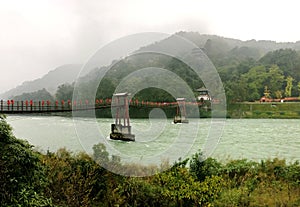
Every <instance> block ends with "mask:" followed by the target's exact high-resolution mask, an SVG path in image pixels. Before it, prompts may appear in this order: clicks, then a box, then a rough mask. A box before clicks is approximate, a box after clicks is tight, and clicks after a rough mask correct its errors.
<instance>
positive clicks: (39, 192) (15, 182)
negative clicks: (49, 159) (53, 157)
mask: <svg viewBox="0 0 300 207" xmlns="http://www.w3.org/2000/svg"><path fill="white" fill-rule="evenodd" d="M0 148H1V150H0V186H1V188H0V201H1V206H28V207H29V206H34V207H37V206H52V202H51V200H50V199H46V198H45V197H44V196H43V191H44V189H45V188H46V185H47V182H46V176H45V173H44V166H43V165H42V162H41V160H40V157H41V155H40V154H39V153H37V152H34V151H33V150H32V146H31V145H30V144H29V143H28V142H26V141H23V140H19V139H17V138H15V137H14V136H13V134H12V129H11V127H10V126H9V125H8V124H7V123H6V121H5V117H4V116H2V115H0Z"/></svg>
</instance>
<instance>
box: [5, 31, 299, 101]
mask: <svg viewBox="0 0 300 207" xmlns="http://www.w3.org/2000/svg"><path fill="white" fill-rule="evenodd" d="M175 35H176V36H181V37H184V38H186V39H188V40H190V41H191V42H193V43H194V44H195V45H196V46H198V47H199V48H201V49H202V50H203V51H204V52H205V53H206V54H207V56H208V57H209V58H210V59H211V61H212V62H213V64H214V65H215V66H216V68H217V69H218V71H219V72H220V71H221V70H223V71H225V70H226V71H228V70H230V68H231V67H237V65H238V64H240V63H241V62H242V61H245V60H249V59H253V60H255V61H258V60H259V59H260V58H262V57H263V56H264V55H266V54H267V53H268V52H271V51H275V50H278V49H285V48H289V49H293V50H297V51H299V50H300V41H298V42H295V43H292V42H286V43H278V42H275V41H268V40H259V41H257V40H248V41H242V40H238V39H233V38H225V37H221V36H217V35H207V34H200V33H198V32H182V31H181V32H178V33H176V34H175ZM175 35H171V36H169V37H167V38H165V39H163V40H160V41H157V42H153V43H152V44H149V45H147V46H143V47H141V48H140V49H139V50H137V51H147V50H154V51H159V49H162V50H163V48H165V47H169V48H174V50H175V49H176V48H178V47H177V45H176V44H177V42H176V37H175ZM115 49H116V48H114V50H112V51H115ZM180 52H182V51H181V50H179V51H178V52H177V51H175V52H174V53H176V54H178V56H180V55H186V54H180ZM145 58H146V59H147V56H145ZM152 58H154V56H152ZM155 58H156V59H152V60H151V61H152V63H153V61H154V62H155V65H157V66H158V67H163V68H164V66H166V65H168V64H170V63H169V60H165V59H164V58H161V57H158V56H157V57H155ZM129 60H131V62H130V63H127V62H123V63H122V64H120V67H121V68H127V70H128V71H130V68H138V67H139V68H141V67H143V66H144V65H143V64H144V63H146V62H147V60H138V61H132V59H131V58H129V59H128V61H129ZM118 61H119V60H114V62H112V64H115V62H118ZM148 61H149V60H148ZM152 63H151V64H152ZM98 64H101V63H98ZM147 64H148V63H147ZM147 64H146V65H147ZM149 64H150V63H149ZM151 64H150V65H151ZM171 65H172V64H171ZM175 65H176V64H175ZM103 66H106V67H107V65H94V66H93V68H94V70H92V71H90V72H89V73H87V74H85V75H83V76H82V77H81V79H80V80H81V82H86V83H88V82H89V81H97V78H98V77H99V74H98V73H99V71H100V70H101V69H100V68H101V67H103ZM97 68H98V69H97ZM80 69H81V65H74V64H69V65H64V66H60V67H58V68H56V69H54V70H52V71H50V72H49V73H48V74H46V75H45V76H43V77H42V78H40V79H36V80H33V81H26V82H24V83H23V84H22V85H20V86H18V87H16V88H14V89H11V90H9V91H7V92H5V93H4V94H2V95H0V97H1V98H4V99H5V98H9V97H12V96H17V95H20V94H22V93H29V92H34V91H38V90H41V89H43V88H45V89H46V90H47V91H49V92H50V93H51V94H54V93H55V91H56V90H57V87H58V86H59V85H61V84H64V83H72V82H73V81H74V80H75V79H76V77H77V75H78V73H79V71H80ZM119 71H120V70H119ZM121 74H123V73H117V72H113V71H110V73H108V75H109V76H110V78H111V80H112V81H113V83H114V82H116V81H114V79H116V78H117V77H118V76H120V75H121ZM124 74H125V73H124ZM124 74H123V75H124ZM228 74H230V72H228Z"/></svg>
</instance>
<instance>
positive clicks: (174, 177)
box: [0, 116, 300, 207]
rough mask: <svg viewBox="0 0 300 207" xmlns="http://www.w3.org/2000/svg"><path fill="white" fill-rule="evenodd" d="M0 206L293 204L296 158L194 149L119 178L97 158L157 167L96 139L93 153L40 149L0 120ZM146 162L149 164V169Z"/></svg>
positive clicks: (298, 198)
mask: <svg viewBox="0 0 300 207" xmlns="http://www.w3.org/2000/svg"><path fill="white" fill-rule="evenodd" d="M0 145H1V152H0V178H1V179H0V186H1V188H0V201H1V206H25V207H26V206H28V207H30V206H74V207H75V206H89V207H90V206H231V207H232V206H299V205H300V164H299V162H295V163H292V164H286V163H285V161H284V160H280V159H274V160H266V161H261V162H254V161H249V160H232V161H228V162H227V163H220V162H218V161H217V160H215V159H213V158H208V159H206V160H202V156H201V153H197V154H195V155H194V156H193V157H192V158H191V159H190V160H184V161H180V162H178V163H175V164H174V165H173V166H172V167H171V166H168V165H167V164H164V167H163V169H166V170H165V171H164V172H163V173H155V174H154V175H153V176H149V177H123V176H119V175H117V174H113V173H111V172H109V171H107V170H106V169H105V168H103V167H101V165H103V166H105V165H107V164H109V165H113V166H115V167H117V168H120V169H122V170H125V171H128V172H132V171H140V172H145V171H147V170H152V171H153V170H158V169H159V168H153V167H145V166H140V165H136V164H122V163H121V161H120V159H119V158H118V157H115V156H113V157H111V156H110V155H109V154H108V153H107V151H106V149H105V146H104V145H103V144H98V145H95V146H94V148H93V149H94V154H93V155H92V156H89V155H87V154H85V153H77V154H74V153H72V152H69V151H67V150H66V149H60V150H58V151H57V152H55V153H53V152H47V153H46V154H40V153H39V152H36V151H34V150H33V149H32V146H30V145H29V144H28V143H27V142H25V141H22V140H19V139H16V138H15V137H14V136H13V134H12V131H11V128H10V126H9V125H8V124H7V123H6V121H5V119H4V117H3V116H1V119H0ZM150 168H151V169H150Z"/></svg>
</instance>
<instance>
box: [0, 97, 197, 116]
mask: <svg viewBox="0 0 300 207" xmlns="http://www.w3.org/2000/svg"><path fill="white" fill-rule="evenodd" d="M202 104H203V103H201V102H185V105H194V106H195V105H197V106H201V105H202ZM128 106H129V107H140V108H142V107H147V108H168V107H169V108H170V107H173V108H176V107H178V102H177V101H176V102H152V101H143V100H142V101H141V100H137V99H135V100H129V105H128ZM110 107H115V106H114V105H113V106H112V99H96V100H92V101H89V100H84V101H82V100H79V101H71V100H67V101H65V100H61V101H58V100H56V101H54V102H53V101H52V102H51V101H49V100H47V101H45V100H41V101H32V100H25V101H14V100H0V113H2V114H26V113H27V114H28V113H51V112H69V111H80V110H98V109H103V108H110Z"/></svg>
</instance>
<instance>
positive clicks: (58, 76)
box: [0, 64, 82, 99]
mask: <svg viewBox="0 0 300 207" xmlns="http://www.w3.org/2000/svg"><path fill="white" fill-rule="evenodd" d="M81 67H82V65H79V64H68V65H63V66H60V67H57V68H55V69H54V70H51V71H50V72H48V73H47V74H46V75H44V76H43V77H41V78H39V79H36V80H33V81H25V82H24V83H22V84H21V85H19V86H17V87H16V88H13V89H11V90H9V91H7V92H5V93H3V94H1V95H0V97H1V98H2V99H8V98H11V97H13V96H18V95H21V94H23V93H30V92H35V91H38V90H41V89H43V88H44V89H46V90H47V91H49V92H50V93H51V94H54V93H55V92H56V90H57V87H58V86H59V85H61V84H63V83H72V82H74V81H75V79H76V78H77V75H78V74H79V71H80V69H81Z"/></svg>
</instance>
